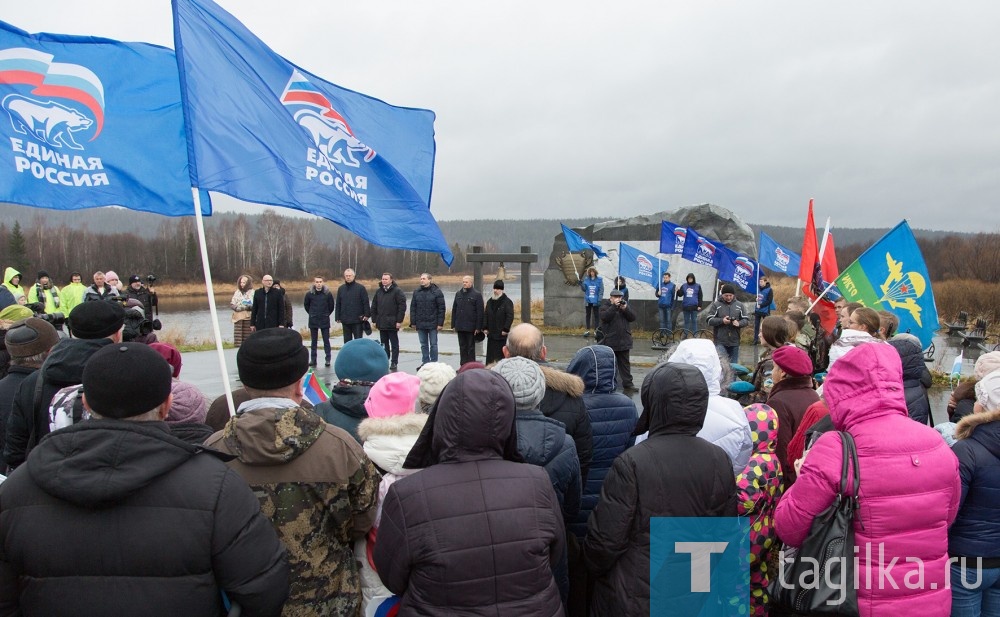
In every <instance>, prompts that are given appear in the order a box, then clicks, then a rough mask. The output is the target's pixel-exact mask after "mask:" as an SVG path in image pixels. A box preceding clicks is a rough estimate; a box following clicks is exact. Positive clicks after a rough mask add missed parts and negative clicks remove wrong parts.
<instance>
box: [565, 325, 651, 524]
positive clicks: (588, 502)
mask: <svg viewBox="0 0 1000 617" xmlns="http://www.w3.org/2000/svg"><path fill="white" fill-rule="evenodd" d="M566 370H567V371H570V372H571V373H573V374H574V375H579V376H580V377H581V378H582V380H583V384H584V394H583V402H584V405H585V408H586V410H587V415H588V416H589V418H590V428H591V430H592V432H593V448H594V449H593V457H592V458H591V460H590V473H589V474H588V475H587V480H586V482H585V483H584V486H583V497H582V498H581V502H580V513H579V514H577V516H576V517H575V518H574V519H573V522H572V524H571V525H570V531H572V532H573V534H574V535H576V536H577V537H579V538H581V539H582V538H583V537H584V536H585V535H586V533H587V519H589V518H590V513H591V512H593V510H594V506H596V505H597V499H598V497H600V495H601V486H603V485H604V479H605V478H606V477H607V475H608V470H610V469H611V464H612V463H613V462H614V460H615V459H616V458H618V455H619V454H621V453H622V452H624V451H625V450H626V449H627V448H629V447H630V446H631V445H632V442H633V441H635V438H634V437H632V431H634V430H635V424H636V421H637V420H638V419H639V413H638V411H637V410H636V408H635V403H634V402H633V401H632V399H631V398H629V397H627V396H625V395H624V394H622V393H620V392H615V388H616V387H617V386H618V383H617V379H616V374H615V371H616V370H617V365H616V363H615V354H614V352H613V351H611V350H610V349H608V348H607V347H605V346H604V345H593V346H590V347H584V348H583V349H581V350H580V351H578V352H576V355H575V356H573V359H572V360H571V361H570V363H569V366H568V367H566Z"/></svg>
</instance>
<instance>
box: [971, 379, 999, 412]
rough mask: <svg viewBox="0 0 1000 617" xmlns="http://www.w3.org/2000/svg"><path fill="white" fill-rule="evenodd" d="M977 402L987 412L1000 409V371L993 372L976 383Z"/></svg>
mask: <svg viewBox="0 0 1000 617" xmlns="http://www.w3.org/2000/svg"><path fill="white" fill-rule="evenodd" d="M976 402H977V403H979V404H980V405H982V406H983V408H985V409H986V411H996V410H998V409H1000V371H993V372H992V373H989V374H987V375H986V376H985V377H983V378H982V379H981V380H979V382H977V383H976Z"/></svg>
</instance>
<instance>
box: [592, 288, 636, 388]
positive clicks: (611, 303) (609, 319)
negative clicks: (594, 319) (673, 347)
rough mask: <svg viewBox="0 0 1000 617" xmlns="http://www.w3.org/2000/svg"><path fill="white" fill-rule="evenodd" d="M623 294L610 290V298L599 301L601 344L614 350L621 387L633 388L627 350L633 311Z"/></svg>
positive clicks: (633, 315)
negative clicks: (602, 334) (602, 335)
mask: <svg viewBox="0 0 1000 617" xmlns="http://www.w3.org/2000/svg"><path fill="white" fill-rule="evenodd" d="M623 296H624V294H623V293H622V291H621V290H619V289H613V290H611V299H610V300H607V301H605V302H602V303H601V313H600V314H601V329H602V330H603V331H604V340H603V341H601V344H602V345H607V346H608V347H610V348H611V349H612V351H614V352H615V362H616V363H617V365H618V374H619V375H621V378H622V388H623V389H625V390H635V386H634V385H633V383H632V362H631V359H630V358H629V352H630V350H631V349H632V322H633V321H635V313H634V312H632V309H631V308H630V307H629V306H628V302H625V300H624V299H623Z"/></svg>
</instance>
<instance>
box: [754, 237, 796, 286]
mask: <svg viewBox="0 0 1000 617" xmlns="http://www.w3.org/2000/svg"><path fill="white" fill-rule="evenodd" d="M758 257H759V259H760V265H761V267H764V268H767V269H768V270H771V271H772V272H782V273H784V274H788V275H789V276H796V275H797V274H798V272H799V264H800V263H801V261H802V259H801V258H800V257H799V255H798V253H795V252H794V251H791V250H789V249H787V248H785V247H784V246H782V245H780V244H778V243H777V242H775V241H774V238H772V237H771V236H769V235H767V234H766V233H764V232H763V231H762V232H760V251H759V252H758Z"/></svg>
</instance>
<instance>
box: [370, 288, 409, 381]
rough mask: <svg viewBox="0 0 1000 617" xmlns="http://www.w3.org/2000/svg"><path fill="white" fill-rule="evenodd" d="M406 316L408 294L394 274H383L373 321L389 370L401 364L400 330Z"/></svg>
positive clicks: (375, 300)
mask: <svg viewBox="0 0 1000 617" xmlns="http://www.w3.org/2000/svg"><path fill="white" fill-rule="evenodd" d="M405 316H406V294H405V293H403V290H402V289H400V288H399V285H397V284H396V281H394V280H393V279H392V274H390V273H388V272H383V273H382V284H381V285H379V287H378V289H376V290H375V297H374V298H372V320H373V321H374V322H375V327H376V328H378V338H379V341H381V343H382V347H383V348H385V355H386V356H388V357H389V370H390V371H394V370H396V364H398V363H399V329H400V328H402V327H403V317H405Z"/></svg>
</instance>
